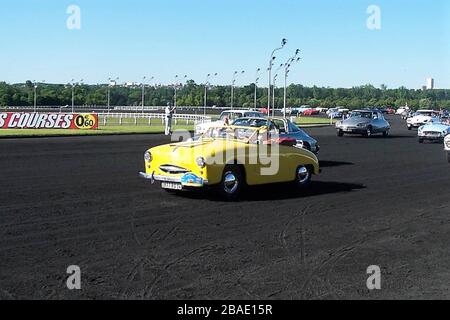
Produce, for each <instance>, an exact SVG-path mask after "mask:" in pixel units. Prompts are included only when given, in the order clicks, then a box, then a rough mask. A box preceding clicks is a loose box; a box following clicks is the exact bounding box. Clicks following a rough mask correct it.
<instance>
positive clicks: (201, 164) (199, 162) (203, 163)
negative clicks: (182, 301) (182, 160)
mask: <svg viewBox="0 0 450 320" xmlns="http://www.w3.org/2000/svg"><path fill="white" fill-rule="evenodd" d="M195 162H196V163H197V166H199V167H200V168H204V167H206V160H205V158H203V157H198V158H197V159H196V160H195Z"/></svg>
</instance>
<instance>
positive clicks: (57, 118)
mask: <svg viewBox="0 0 450 320" xmlns="http://www.w3.org/2000/svg"><path fill="white" fill-rule="evenodd" d="M0 129H78V130H95V129H98V114H95V113H33V112H0Z"/></svg>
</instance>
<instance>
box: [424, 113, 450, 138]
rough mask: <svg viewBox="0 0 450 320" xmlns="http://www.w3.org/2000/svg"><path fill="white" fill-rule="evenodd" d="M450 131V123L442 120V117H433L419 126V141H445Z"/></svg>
mask: <svg viewBox="0 0 450 320" xmlns="http://www.w3.org/2000/svg"><path fill="white" fill-rule="evenodd" d="M449 133H450V125H448V124H446V123H444V122H442V121H441V120H440V119H433V120H432V121H431V122H429V123H427V124H426V125H423V126H421V127H419V130H418V132H417V136H418V137H419V142H420V143H423V142H424V141H438V142H441V143H442V142H443V141H444V137H445V136H446V135H448V134H449Z"/></svg>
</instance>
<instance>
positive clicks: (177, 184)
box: [140, 126, 320, 200]
mask: <svg viewBox="0 0 450 320" xmlns="http://www.w3.org/2000/svg"><path fill="white" fill-rule="evenodd" d="M291 140H292V141H291ZM296 144H297V142H296V141H295V140H293V139H290V138H279V137H277V136H275V135H274V134H272V133H271V132H268V131H267V127H260V128H249V127H236V126H217V127H212V128H209V129H208V130H207V131H206V132H205V133H204V134H203V135H202V136H201V137H199V138H198V139H197V140H194V141H189V142H179V143H171V144H167V145H162V146H158V147H155V148H151V149H149V150H148V151H147V152H145V155H144V159H145V172H141V173H140V175H141V176H142V177H143V178H146V179H149V180H151V181H152V183H154V182H161V187H162V188H163V189H165V190H166V191H169V192H174V191H175V192H176V191H181V190H192V189H198V188H206V187H215V188H217V190H218V192H220V193H221V194H222V196H223V197H225V198H226V199H229V200H232V199H236V198H237V197H238V196H239V194H240V193H241V192H242V190H243V189H244V188H245V187H246V186H254V185H263V184H271V183H281V182H294V183H295V184H296V186H297V187H299V188H304V187H306V186H308V185H309V183H310V181H311V176H312V175H313V174H318V173H319V171H320V169H319V162H318V160H317V157H316V156H315V155H314V154H313V153H311V152H310V151H308V150H305V149H303V148H298V147H296V146H295V145H296Z"/></svg>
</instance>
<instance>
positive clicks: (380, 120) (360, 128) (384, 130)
mask: <svg viewBox="0 0 450 320" xmlns="http://www.w3.org/2000/svg"><path fill="white" fill-rule="evenodd" d="M390 129H391V126H390V124H389V122H388V121H387V120H386V119H385V118H384V116H383V113H381V112H380V111H378V110H355V111H353V112H351V113H350V116H349V117H348V118H347V119H345V120H343V121H338V122H336V130H337V135H338V136H339V137H342V136H344V134H361V135H363V136H365V137H370V136H372V135H374V134H377V133H381V134H383V136H384V137H387V136H388V135H389V130H390Z"/></svg>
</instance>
